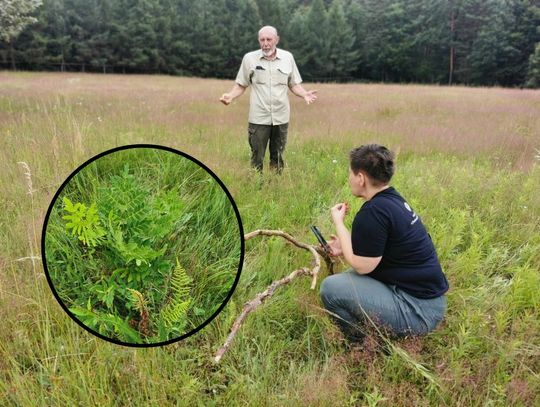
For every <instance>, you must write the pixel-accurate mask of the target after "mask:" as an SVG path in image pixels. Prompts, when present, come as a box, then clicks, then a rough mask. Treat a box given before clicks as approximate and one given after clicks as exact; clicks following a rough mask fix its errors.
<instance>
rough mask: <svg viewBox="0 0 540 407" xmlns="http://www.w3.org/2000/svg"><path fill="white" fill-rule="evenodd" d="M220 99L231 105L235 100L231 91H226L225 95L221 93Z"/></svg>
mask: <svg viewBox="0 0 540 407" xmlns="http://www.w3.org/2000/svg"><path fill="white" fill-rule="evenodd" d="M219 101H220V102H221V103H223V104H224V105H225V106H227V105H230V104H231V102H232V101H233V98H232V96H231V95H230V93H224V94H223V95H221V97H220V98H219Z"/></svg>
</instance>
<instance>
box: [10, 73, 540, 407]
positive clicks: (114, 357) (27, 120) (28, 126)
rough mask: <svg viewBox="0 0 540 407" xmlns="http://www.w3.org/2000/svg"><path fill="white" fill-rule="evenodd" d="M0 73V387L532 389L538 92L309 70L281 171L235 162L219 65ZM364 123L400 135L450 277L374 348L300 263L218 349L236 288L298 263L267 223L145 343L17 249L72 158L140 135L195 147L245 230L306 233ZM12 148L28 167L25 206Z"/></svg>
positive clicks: (496, 399) (536, 360) (342, 177)
mask: <svg viewBox="0 0 540 407" xmlns="http://www.w3.org/2000/svg"><path fill="white" fill-rule="evenodd" d="M0 83H2V87H1V89H0V136H1V137H0V146H1V150H0V162H1V163H2V164H0V165H1V168H2V172H1V175H0V188H2V191H3V194H2V197H3V198H2V200H1V209H2V211H1V212H0V213H1V215H0V238H1V239H2V240H1V241H2V245H1V247H0V267H1V274H0V320H1V321H3V324H2V328H3V329H2V332H1V333H0V397H2V398H3V399H2V403H0V404H6V405H23V406H27V405H28V406H33V405H43V406H45V405H105V406H107V405H111V406H112V405H126V404H133V405H186V406H187V405H189V406H191V405H201V406H202V405H204V406H206V405H227V406H228V405H255V406H258V405H275V406H281V405H314V406H326V405H328V406H333V405H378V406H395V405H399V406H402V405H403V406H408V405H410V406H413V405H414V406H418V405H456V406H458V405H473V406H474V405H482V406H484V405H500V406H507V405H515V406H528V405H536V404H538V403H539V402H540V334H539V332H540V296H539V294H538V293H539V291H538V286H539V284H540V194H539V191H540V167H539V166H538V160H537V158H535V155H537V152H536V151H535V149H538V148H540V117H539V116H538V115H537V111H538V106H539V104H540V93H538V91H530V90H529V91H521V90H517V89H515V90H513V89H484V88H475V89H467V88H460V87H455V88H441V87H430V86H398V85H388V86H386V85H333V84H327V85H317V88H318V89H319V95H320V98H319V100H318V101H317V103H316V104H314V105H311V106H309V107H308V106H305V105H304V104H302V103H301V101H297V100H294V101H293V103H292V104H293V106H292V110H293V114H292V122H291V126H290V132H289V143H288V146H287V150H286V155H285V161H286V164H287V168H286V170H285V172H284V174H283V175H282V176H281V177H279V176H276V175H273V174H271V173H265V174H263V175H262V176H259V175H258V174H255V173H253V172H252V171H251V170H250V169H249V168H248V164H249V150H248V145H247V140H246V134H245V133H246V130H245V129H246V119H247V105H248V101H247V99H248V98H247V97H246V96H244V97H243V98H242V99H240V100H239V102H238V103H235V104H234V105H232V106H229V107H224V106H221V105H220V104H219V102H218V101H217V99H218V97H219V95H220V94H221V93H222V92H223V90H224V89H227V88H228V87H229V86H230V81H216V80H201V79H188V78H172V77H156V76H152V77H145V76H101V75H80V74H77V75H75V74H40V73H18V74H12V73H9V74H8V73H0ZM372 141H376V142H379V143H382V144H385V145H387V146H389V147H390V148H392V149H398V148H399V149H400V155H399V158H398V170H397V174H396V176H395V180H394V181H393V184H394V185H395V186H396V188H397V189H398V190H399V191H400V192H401V193H403V195H404V196H405V197H406V198H407V199H408V200H409V201H410V202H411V204H412V206H413V207H414V208H415V210H416V211H417V213H419V215H420V216H421V217H422V219H423V221H424V223H425V224H426V226H427V228H428V230H429V232H430V234H431V236H432V238H433V240H434V242H435V244H436V246H437V248H438V251H439V255H440V259H441V262H442V264H443V267H444V270H445V272H446V274H447V277H448V279H449V282H450V285H451V289H450V291H449V293H448V304H449V307H448V314H447V317H446V320H445V321H444V323H443V325H442V326H441V327H440V328H439V329H438V330H437V331H436V332H434V333H432V334H430V335H429V336H427V337H425V338H421V339H408V340H405V341H399V342H392V347H390V348H389V350H388V351H387V352H383V351H381V350H380V346H379V344H380V343H382V342H383V339H381V338H380V337H379V336H378V335H377V334H374V337H373V343H374V345H373V347H372V349H370V348H369V347H368V348H365V349H362V350H358V349H356V350H355V349H353V350H349V349H348V348H347V346H345V344H344V343H343V341H342V339H341V338H340V336H339V333H338V331H337V329H336V328H335V327H334V326H333V325H332V323H331V322H330V320H329V319H328V316H327V315H326V313H325V312H324V311H323V310H322V308H321V303H320V301H319V298H318V293H317V292H316V291H310V290H309V283H310V282H309V279H303V280H302V279H299V280H296V281H294V282H293V283H292V284H291V285H289V286H287V287H285V288H283V289H281V290H280V291H278V292H276V294H275V295H274V296H273V297H272V299H271V300H270V301H269V302H268V303H266V304H265V305H264V306H262V307H261V308H260V309H258V310H257V311H256V312H254V313H252V314H251V315H250V317H249V318H248V319H247V320H246V322H245V324H244V325H243V327H242V328H241V330H240V332H239V334H238V335H237V337H236V339H235V342H234V343H233V346H232V347H231V348H230V349H229V351H228V352H227V353H226V354H225V356H224V358H223V360H222V362H221V363H220V364H219V365H213V364H212V362H211V360H212V356H213V353H214V352H215V351H216V350H217V349H218V348H219V346H220V345H221V344H222V342H223V341H224V340H225V338H226V336H227V334H228V332H229V329H230V326H231V324H232V322H233V321H234V318H235V317H236V315H237V314H238V313H239V312H240V310H241V308H242V306H243V304H244V302H245V301H247V300H249V299H251V298H252V297H253V296H254V295H255V294H256V293H258V292H260V291H262V290H263V289H264V288H266V286H267V285H268V284H269V283H270V282H271V281H273V280H275V279H277V278H279V277H281V276H283V275H285V274H287V273H288V272H289V271H290V270H292V269H294V268H298V267H301V266H304V265H306V262H309V261H310V258H309V254H308V253H304V252H303V251H302V252H300V251H298V250H295V249H293V248H291V247H290V246H288V245H286V244H285V243H284V242H282V241H281V240H279V239H277V238H276V239H272V238H271V239H265V240H263V239H260V240H259V239H252V240H250V241H249V242H247V244H246V258H245V265H244V269H243V272H242V276H241V279H240V282H239V285H238V287H237V289H236V291H235V293H234V295H233V297H232V298H231V301H230V303H229V304H228V305H227V307H225V309H224V310H223V311H222V312H221V313H220V315H219V316H218V317H217V318H216V319H215V320H214V321H213V322H212V323H211V324H209V325H208V326H207V327H206V328H205V329H204V330H202V331H200V332H199V333H197V334H196V335H194V336H192V337H190V338H188V339H187V340H185V341H182V342H180V343H177V344H173V345H170V346H167V347H163V348H156V349H137V350H135V349H129V348H123V347H119V346H116V345H113V344H109V343H105V342H104V341H101V340H99V339H97V338H95V337H93V336H92V335H91V334H89V333H87V332H86V331H83V330H82V329H80V328H79V327H78V326H77V325H75V324H74V323H73V322H72V320H71V319H70V318H69V317H68V316H67V315H65V314H64V312H63V311H62V310H61V309H60V307H59V306H58V304H57V303H56V301H55V300H54V298H53V296H52V294H51V292H50V290H49V288H48V286H47V284H46V281H45V279H44V276H43V272H42V268H41V267H39V263H36V265H37V266H36V268H35V270H34V269H33V268H32V263H31V262H30V261H17V259H22V258H24V257H28V256H29V255H31V253H32V252H31V250H30V249H29V247H28V242H29V240H30V241H34V240H36V241H39V238H40V236H39V230H40V228H41V224H42V221H43V217H44V213H45V210H46V208H47V206H48V204H49V202H50V200H51V198H52V195H53V194H54V192H55V191H56V189H57V188H58V187H59V185H60V184H61V183H62V182H63V180H64V179H65V178H66V177H67V175H69V173H70V172H71V171H72V170H73V169H74V168H75V167H77V166H78V165H79V164H80V163H82V162H83V161H85V160H86V159H88V158H90V157H91V156H93V155H95V154H96V153H98V152H101V151H103V150H105V149H108V148H111V147H114V146H117V145H122V144H126V143H138V142H149V143H157V144H164V145H168V146H171V147H173V148H178V149H180V150H183V151H185V152H186V153H188V154H190V155H193V156H194V157H196V158H198V159H199V160H201V161H202V162H204V163H206V164H207V165H208V166H209V167H210V168H211V169H212V170H213V171H214V172H216V174H217V175H218V176H219V177H220V178H221V179H222V180H223V181H224V182H225V184H226V185H227V187H228V188H229V190H230V191H231V193H232V195H233V196H234V198H235V200H236V202H237V204H238V206H239V209H240V213H241V215H242V219H243V223H244V228H245V230H246V231H251V230H253V229H257V228H279V229H284V230H286V231H287V232H289V233H291V234H293V235H294V236H296V237H297V238H299V239H301V240H304V241H310V242H313V243H315V240H314V237H312V236H311V234H310V232H309V229H308V225H309V224H311V223H315V224H317V225H318V226H319V227H320V228H321V229H322V231H323V232H324V233H326V234H329V233H330V232H331V220H330V216H329V212H328V209H329V207H330V206H331V205H332V204H334V203H335V202H337V201H341V200H347V201H349V202H350V203H351V204H352V212H353V213H354V211H355V210H356V209H358V208H359V206H360V204H361V202H359V201H356V200H354V199H353V197H352V196H350V194H349V192H348V187H347V152H348V151H349V150H350V149H351V148H352V147H354V146H357V145H359V144H362V143H365V142H372ZM19 161H21V162H22V161H24V162H26V163H27V164H28V166H29V167H30V168H31V170H32V181H33V190H34V194H33V197H32V198H33V204H32V199H30V198H31V197H30V196H28V195H27V190H28V186H27V184H26V179H25V175H24V171H21V166H20V165H17V162H19ZM32 205H33V207H32ZM212 210H214V209H212ZM215 210H219V208H216V209H215ZM350 220H351V219H349V221H350ZM34 230H36V235H37V236H33V234H34V232H33V231H34ZM32 250H34V252H33V253H34V255H35V254H36V253H37V248H36V247H33V249H32ZM434 383H435V384H434Z"/></svg>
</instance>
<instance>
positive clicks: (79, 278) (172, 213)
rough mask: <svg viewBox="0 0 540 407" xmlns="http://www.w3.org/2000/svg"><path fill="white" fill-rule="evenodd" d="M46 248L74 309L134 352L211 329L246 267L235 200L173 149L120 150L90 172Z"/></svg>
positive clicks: (55, 216)
mask: <svg viewBox="0 0 540 407" xmlns="http://www.w3.org/2000/svg"><path fill="white" fill-rule="evenodd" d="M75 200H77V201H78V202H75ZM90 202H91V203H90ZM212 208H214V210H212ZM215 208H219V210H215ZM200 236H203V237H202V239H203V240H204V241H205V242H206V244H204V243H202V242H201V238H200ZM197 240H198V241H199V244H198V246H197V247H195V248H193V247H191V245H190V243H189V242H191V241H197ZM45 242H46V253H47V267H48V271H49V275H50V277H51V281H52V283H53V285H54V288H55V290H56V291H57V293H58V295H59V296H60V299H61V300H62V302H63V303H64V304H65V305H66V307H68V308H69V310H70V311H71V312H72V313H73V314H74V315H75V316H76V317H77V318H78V319H79V320H80V321H81V322H82V323H83V324H85V325H86V326H88V327H89V328H91V329H93V330H94V331H97V332H99V333H101V334H102V335H104V336H106V337H109V338H113V339H116V340H120V341H123V342H128V343H143V342H147V343H156V342H163V341H166V340H170V339H174V338H177V337H178V336H180V335H182V334H184V333H186V332H188V331H189V330H190V329H192V328H194V327H196V326H198V324H201V323H203V322H204V321H205V319H207V318H209V317H210V316H211V315H212V314H213V313H214V312H215V311H216V309H217V308H218V307H219V306H220V305H221V304H222V302H223V300H224V299H225V296H226V295H227V293H228V291H229V289H230V288H231V286H232V282H233V280H234V276H235V272H236V270H237V267H238V262H239V260H240V246H239V242H240V233H239V232H238V224H237V222H236V216H235V214H234V211H233V210H232V205H231V204H230V202H229V201H228V198H227V195H226V194H225V193H224V192H223V191H222V190H221V187H220V186H219V184H217V182H216V181H215V180H213V178H212V177H211V176H210V175H209V174H207V173H206V172H205V171H204V170H203V169H201V168H200V167H199V166H198V165H197V164H195V163H194V162H192V161H190V160H188V159H187V158H184V157H181V156H179V155H176V154H173V153H171V152H168V151H163V150H152V149H140V148H138V149H134V150H127V151H125V150H124V151H119V152H115V153H113V154H110V155H107V156H105V157H101V158H100V159H98V160H97V161H94V162H93V163H91V164H90V165H89V166H87V167H85V168H84V169H82V170H81V171H80V172H79V173H78V174H77V175H76V176H75V177H74V178H72V179H71V180H70V182H69V183H68V184H67V185H66V187H65V188H64V190H62V193H61V194H60V196H59V197H58V199H57V200H56V201H55V204H54V207H53V210H52V212H51V217H50V222H49V224H48V225H47V233H46V236H45ZM235 262H236V264H235ZM223 264H227V267H228V270H222V269H220V268H221V266H220V265H223ZM182 265H188V266H189V271H187V270H186V269H185V268H184V266H182ZM224 271H225V272H224ZM212 279H214V281H213V282H212V283H210V284H211V285H209V283H208V281H209V280H212ZM194 286H197V290H195V289H194ZM192 288H193V289H192ZM196 291H198V292H199V294H200V293H201V292H203V293H204V296H200V295H199V296H198V298H193V296H192V294H193V295H194V294H195V292H196ZM210 293H212V296H211V297H209V296H208V294H210Z"/></svg>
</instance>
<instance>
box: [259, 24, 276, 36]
mask: <svg viewBox="0 0 540 407" xmlns="http://www.w3.org/2000/svg"><path fill="white" fill-rule="evenodd" d="M265 30H270V31H272V34H274V35H275V36H276V37H278V32H277V29H276V27H272V26H271V25H265V26H264V27H263V28H261V29H260V30H259V34H258V36H259V37H260V36H261V33H262V32H263V31H265Z"/></svg>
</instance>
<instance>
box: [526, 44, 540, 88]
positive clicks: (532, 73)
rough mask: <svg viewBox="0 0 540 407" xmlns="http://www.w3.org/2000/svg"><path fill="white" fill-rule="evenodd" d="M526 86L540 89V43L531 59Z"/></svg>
mask: <svg viewBox="0 0 540 407" xmlns="http://www.w3.org/2000/svg"><path fill="white" fill-rule="evenodd" d="M525 86H527V87H529V88H540V42H539V43H537V44H536V48H535V50H534V53H532V54H531V56H530V58H529V68H528V70H527V81H526V82H525Z"/></svg>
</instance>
